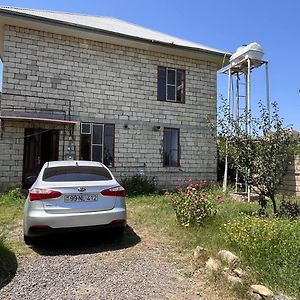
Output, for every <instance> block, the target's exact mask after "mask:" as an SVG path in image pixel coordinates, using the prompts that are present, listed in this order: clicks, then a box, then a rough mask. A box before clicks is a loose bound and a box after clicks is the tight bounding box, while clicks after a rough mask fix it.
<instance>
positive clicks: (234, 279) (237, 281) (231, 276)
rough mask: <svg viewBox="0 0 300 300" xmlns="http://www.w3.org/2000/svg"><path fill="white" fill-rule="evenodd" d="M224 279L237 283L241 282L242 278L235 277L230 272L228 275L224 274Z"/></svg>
mask: <svg viewBox="0 0 300 300" xmlns="http://www.w3.org/2000/svg"><path fill="white" fill-rule="evenodd" d="M226 279H227V280H228V281H229V282H230V283H232V284H237V283H239V284H242V283H243V280H242V278H240V277H237V276H233V275H230V274H228V275H227V276H226Z"/></svg>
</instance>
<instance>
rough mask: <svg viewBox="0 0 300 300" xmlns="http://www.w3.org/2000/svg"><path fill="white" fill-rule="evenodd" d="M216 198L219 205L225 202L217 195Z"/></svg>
mask: <svg viewBox="0 0 300 300" xmlns="http://www.w3.org/2000/svg"><path fill="white" fill-rule="evenodd" d="M216 197H217V199H218V202H219V203H224V201H225V200H224V197H222V196H221V195H217V196H216Z"/></svg>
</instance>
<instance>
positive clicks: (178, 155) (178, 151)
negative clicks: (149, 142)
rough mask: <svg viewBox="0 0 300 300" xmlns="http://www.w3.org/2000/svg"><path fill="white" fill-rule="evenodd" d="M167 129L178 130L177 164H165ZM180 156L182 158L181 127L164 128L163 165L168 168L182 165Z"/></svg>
mask: <svg viewBox="0 0 300 300" xmlns="http://www.w3.org/2000/svg"><path fill="white" fill-rule="evenodd" d="M166 131H176V132H177V162H176V165H166V164H165V132H166ZM171 150H172V149H171ZM180 158H181V151H180V129H179V128H172V127H164V130H163V167H166V168H172V167H173V168H174V167H175V168H177V167H180Z"/></svg>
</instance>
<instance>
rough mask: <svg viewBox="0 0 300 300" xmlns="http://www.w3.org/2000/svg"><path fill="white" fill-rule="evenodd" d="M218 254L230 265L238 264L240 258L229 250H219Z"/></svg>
mask: <svg viewBox="0 0 300 300" xmlns="http://www.w3.org/2000/svg"><path fill="white" fill-rule="evenodd" d="M218 256H219V257H220V258H221V259H222V260H223V261H224V262H225V263H226V264H228V265H229V266H233V265H236V264H237V262H238V261H239V258H238V257H237V256H236V255H235V254H233V253H232V252H230V251H227V250H221V251H219V253H218Z"/></svg>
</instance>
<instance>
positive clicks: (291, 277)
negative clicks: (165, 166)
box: [127, 196, 300, 297]
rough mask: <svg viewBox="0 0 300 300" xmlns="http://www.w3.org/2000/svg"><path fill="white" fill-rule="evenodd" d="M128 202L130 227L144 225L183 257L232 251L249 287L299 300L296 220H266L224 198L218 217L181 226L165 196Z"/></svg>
mask: <svg viewBox="0 0 300 300" xmlns="http://www.w3.org/2000/svg"><path fill="white" fill-rule="evenodd" d="M298 201H299V200H298ZM127 203H128V208H129V220H130V222H132V223H143V224H144V225H145V226H146V227H148V228H149V229H151V232H153V233H155V234H157V235H158V236H159V237H160V238H162V239H163V238H165V239H167V238H169V239H172V240H175V241H177V246H178V249H179V251H181V252H182V253H186V256H187V257H191V253H192V251H193V250H194V249H195V248H196V246H198V245H200V246H202V247H205V248H207V249H208V251H209V252H210V253H211V255H212V256H216V254H217V252H218V251H219V250H221V249H227V250H231V251H233V252H234V253H235V254H237V255H238V256H240V258H241V263H242V267H243V268H244V269H246V270H248V276H247V277H248V278H247V280H248V281H249V282H250V283H252V284H254V283H256V284H265V285H266V286H268V287H269V288H271V289H272V290H273V291H274V292H278V293H280V292H281V293H286V294H289V295H293V296H297V297H300V276H299V274H300V261H299V253H300V235H299V232H300V220H299V218H298V220H296V221H289V220H286V219H283V220H281V219H277V218H275V217H274V216H272V212H271V211H270V210H269V217H268V218H261V217H258V214H257V212H258V210H259V205H258V203H257V202H250V203H248V202H238V201H234V200H231V199H230V198H229V197H227V198H226V199H225V202H224V203H223V204H222V207H221V209H220V210H219V211H218V213H217V215H216V216H214V217H212V218H210V219H209V220H207V222H205V223H204V224H203V225H202V226H198V227H184V226H180V225H179V224H178V222H177V220H176V217H175V213H174V210H173V208H172V205H171V204H170V201H169V199H168V198H167V197H165V196H144V197H134V198H128V200H127ZM269 206H270V208H271V205H270V204H269ZM238 222H240V223H238ZM243 222H244V223H243ZM224 224H227V225H226V226H224ZM235 233H237V235H236V236H237V238H234V237H235V236H234V235H233V234H235Z"/></svg>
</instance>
